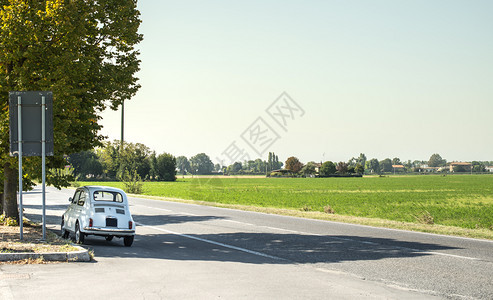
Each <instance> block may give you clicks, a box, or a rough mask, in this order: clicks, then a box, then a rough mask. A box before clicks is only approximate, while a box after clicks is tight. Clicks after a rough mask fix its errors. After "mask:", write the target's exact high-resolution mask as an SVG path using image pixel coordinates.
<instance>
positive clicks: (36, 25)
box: [0, 0, 142, 216]
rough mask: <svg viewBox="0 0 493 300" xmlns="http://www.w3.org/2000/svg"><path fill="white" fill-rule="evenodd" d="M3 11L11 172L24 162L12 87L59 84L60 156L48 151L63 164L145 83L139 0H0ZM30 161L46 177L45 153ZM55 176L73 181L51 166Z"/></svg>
mask: <svg viewBox="0 0 493 300" xmlns="http://www.w3.org/2000/svg"><path fill="white" fill-rule="evenodd" d="M0 19H1V22H2V26H0V73H2V74H4V75H3V76H0V93H1V94H2V95H4V96H3V99H4V100H3V101H0V106H1V107H0V108H1V110H0V149H1V152H0V160H1V161H2V165H3V166H4V175H5V176H16V175H15V173H16V171H15V170H14V172H12V170H11V169H15V166H16V163H15V161H14V159H13V158H10V157H9V156H8V153H9V144H8V143H9V130H8V120H9V119H8V97H7V93H8V92H9V91H40V90H41V91H43V90H45V91H46V90H48V91H52V92H53V117H54V118H53V119H54V120H53V124H54V136H55V141H54V146H55V149H54V150H55V151H54V152H55V156H54V157H50V158H48V160H47V167H48V168H56V167H61V166H63V165H64V164H65V160H64V155H68V154H71V153H75V152H79V151H84V150H89V149H92V148H93V147H94V146H98V145H100V144H101V141H102V140H103V136H101V135H100V134H99V130H100V129H101V125H99V124H98V121H99V120H100V119H101V116H100V112H101V111H103V110H104V109H105V108H107V107H110V108H112V109H116V108H117V107H118V106H119V105H120V104H121V103H122V102H123V101H125V100H128V99H130V98H131V97H132V96H133V95H134V94H135V93H136V92H137V90H138V89H139V84H138V83H137V78H136V77H135V73H136V72H137V71H138V70H139V63H140V61H139V59H138V57H137V56H138V51H137V50H135V48H134V47H135V45H136V44H137V43H139V42H140V41H141V40H142V35H140V34H139V33H138V32H137V30H138V27H139V25H140V20H139V12H138V10H137V8H136V1H135V0H84V1H82V0H81V1H61V0H57V1H48V0H32V1H27V0H0ZM29 164H31V165H34V167H31V169H32V170H34V172H32V173H26V174H27V175H28V176H29V177H31V178H39V177H40V176H41V172H40V170H41V167H40V160H39V159H38V158H28V159H26V160H25V165H26V166H27V165H29ZM27 168H29V167H27ZM7 169H10V170H7ZM6 181H8V180H7V179H6ZM47 183H48V184H53V185H56V186H60V185H65V184H67V181H66V180H63V178H62V180H60V178H53V177H51V176H50V175H48V174H47ZM6 201H15V191H12V189H9V190H8V191H6ZM15 207H16V206H15ZM8 213H9V214H11V213H13V214H14V216H16V215H17V212H16V211H15V212H12V211H10V210H9V212H8Z"/></svg>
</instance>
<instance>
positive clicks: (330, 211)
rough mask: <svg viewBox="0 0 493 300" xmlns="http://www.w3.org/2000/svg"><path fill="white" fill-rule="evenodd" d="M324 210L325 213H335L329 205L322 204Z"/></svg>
mask: <svg viewBox="0 0 493 300" xmlns="http://www.w3.org/2000/svg"><path fill="white" fill-rule="evenodd" d="M324 212H325V213H326V214H335V213H336V211H335V210H334V209H333V208H332V207H331V206H330V205H326V206H324Z"/></svg>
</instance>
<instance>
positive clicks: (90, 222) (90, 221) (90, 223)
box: [89, 219, 93, 227]
mask: <svg viewBox="0 0 493 300" xmlns="http://www.w3.org/2000/svg"><path fill="white" fill-rule="evenodd" d="M92 223H93V221H92V219H89V227H92Z"/></svg>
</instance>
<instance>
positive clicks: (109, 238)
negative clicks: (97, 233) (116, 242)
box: [105, 235, 113, 242]
mask: <svg viewBox="0 0 493 300" xmlns="http://www.w3.org/2000/svg"><path fill="white" fill-rule="evenodd" d="M105 238H106V240H107V241H108V242H111V240H113V236H112V235H108V236H105Z"/></svg>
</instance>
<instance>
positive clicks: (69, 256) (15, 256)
mask: <svg viewBox="0 0 493 300" xmlns="http://www.w3.org/2000/svg"><path fill="white" fill-rule="evenodd" d="M73 246H74V247H76V248H78V249H79V251H73V252H48V253H31V252H21V253H0V261H17V260H24V259H38V258H43V260H45V261H66V262H88V261H91V256H90V255H89V251H88V250H87V249H84V248H82V247H81V246H77V245H73Z"/></svg>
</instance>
